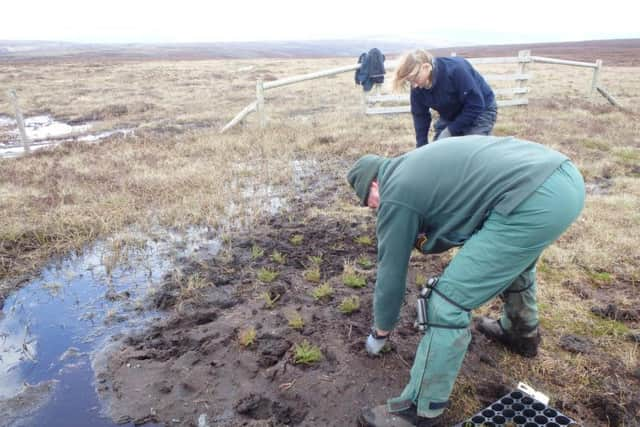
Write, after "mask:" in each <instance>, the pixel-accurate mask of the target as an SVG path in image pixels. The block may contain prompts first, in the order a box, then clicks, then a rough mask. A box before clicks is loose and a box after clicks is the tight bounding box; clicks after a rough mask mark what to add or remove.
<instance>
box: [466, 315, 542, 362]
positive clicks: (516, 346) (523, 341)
mask: <svg viewBox="0 0 640 427" xmlns="http://www.w3.org/2000/svg"><path fill="white" fill-rule="evenodd" d="M475 323H476V329H477V330H478V331H480V332H482V334H483V335H484V336H486V337H487V338H489V339H490V340H492V341H496V342H499V343H501V344H503V345H504V346H505V347H506V348H507V349H508V350H509V351H511V352H513V353H516V354H519V355H520V356H524V357H536V355H537V354H538V346H539V345H540V341H541V338H540V332H539V331H537V330H536V331H535V335H533V336H531V337H522V336H515V335H513V334H511V333H509V332H507V331H505V330H504V328H503V327H502V324H501V323H500V321H499V320H493V319H490V318H488V317H485V316H481V317H479V318H477V319H475Z"/></svg>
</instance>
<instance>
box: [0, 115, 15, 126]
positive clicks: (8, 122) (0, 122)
mask: <svg viewBox="0 0 640 427" xmlns="http://www.w3.org/2000/svg"><path fill="white" fill-rule="evenodd" d="M15 125H16V121H15V120H13V119H12V118H11V117H9V116H0V128H3V127H8V126H15Z"/></svg>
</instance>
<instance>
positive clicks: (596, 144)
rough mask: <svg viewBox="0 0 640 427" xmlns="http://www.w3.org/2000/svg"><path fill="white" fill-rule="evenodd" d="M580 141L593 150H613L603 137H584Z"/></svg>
mask: <svg viewBox="0 0 640 427" xmlns="http://www.w3.org/2000/svg"><path fill="white" fill-rule="evenodd" d="M580 142H581V143H582V145H584V146H585V147H586V148H590V149H592V150H600V151H610V150H611V147H610V146H609V144H607V143H606V142H605V141H603V140H602V139H591V138H584V139H582V140H580Z"/></svg>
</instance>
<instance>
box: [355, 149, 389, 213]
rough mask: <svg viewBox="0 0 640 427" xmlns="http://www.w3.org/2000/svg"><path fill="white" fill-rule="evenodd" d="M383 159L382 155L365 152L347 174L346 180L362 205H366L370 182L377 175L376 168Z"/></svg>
mask: <svg viewBox="0 0 640 427" xmlns="http://www.w3.org/2000/svg"><path fill="white" fill-rule="evenodd" d="M384 160H385V158H384V157H380V156H376V155H373V154H367V155H366V156H362V157H360V158H359V159H358V161H356V162H355V163H354V164H353V166H352V167H351V170H349V173H348V174H347V181H349V185H351V188H353V189H354V190H355V192H356V195H357V196H358V198H359V199H360V203H361V204H362V206H366V205H367V198H368V197H369V188H371V183H372V182H373V180H374V179H376V177H377V176H378V170H379V169H380V165H382V163H383V162H384Z"/></svg>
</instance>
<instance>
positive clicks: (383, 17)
mask: <svg viewBox="0 0 640 427" xmlns="http://www.w3.org/2000/svg"><path fill="white" fill-rule="evenodd" d="M2 3H3V4H2V6H0V16H2V19H1V20H0V40H59V41H73V42H170V43H174V42H215V41H250V40H310V39H339V38H349V37H358V38H360V37H368V38H371V37H374V36H380V37H381V38H394V39H412V40H413V39H415V40H425V43H429V42H431V43H436V44H438V43H446V42H463V43H479V44H483V43H518V42H536V41H540V42H546V41H573V40H589V39H611V38H639V37H640V24H638V17H639V16H640V13H639V12H640V2H638V1H637V0H606V1H595V2H593V1H588V0H581V1H577V0H511V1H506V0H505V1H494V0H461V1H428V0H423V1H414V0H399V1H393V0H387V1H385V2H376V1H357V0H352V1H349V0H317V1H304V0H281V1H278V0H271V1H269V0H208V1H196V0H180V1H175V0H169V1H164V2H163V1H162V0H155V1H148V0H101V1H93V0H82V1H80V0H37V1H33V0H4V1H3V2H2Z"/></svg>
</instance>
